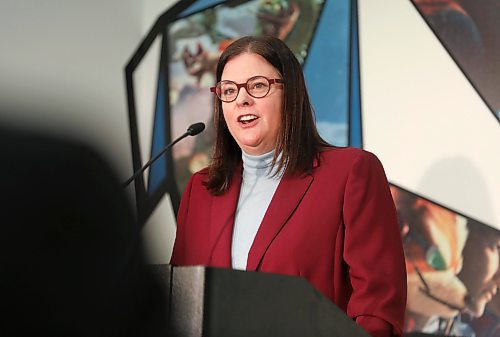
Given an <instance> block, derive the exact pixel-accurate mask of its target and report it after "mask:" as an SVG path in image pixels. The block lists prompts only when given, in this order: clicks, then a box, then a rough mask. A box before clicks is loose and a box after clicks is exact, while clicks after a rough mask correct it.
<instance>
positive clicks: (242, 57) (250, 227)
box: [171, 37, 406, 336]
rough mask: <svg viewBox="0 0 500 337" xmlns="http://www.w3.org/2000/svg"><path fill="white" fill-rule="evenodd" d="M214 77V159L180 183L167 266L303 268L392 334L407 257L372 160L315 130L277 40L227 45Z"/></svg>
mask: <svg viewBox="0 0 500 337" xmlns="http://www.w3.org/2000/svg"><path fill="white" fill-rule="evenodd" d="M217 81H218V83H217V86H216V87H214V88H212V91H214V92H215V94H216V95H217V97H216V100H215V116H214V121H215V128H216V134H217V136H216V143H215V148H214V155H213V159H212V162H211V164H210V166H209V167H208V168H206V169H204V170H202V171H200V172H198V173H196V174H194V175H193V176H192V177H191V179H190V181H189V183H188V185H187V186H186V189H185V191H184V194H183V196H182V200H181V205H180V208H179V213H178V219H177V220H178V227H177V237H176V240H175V245H174V251H173V255H172V259H171V263H172V264H174V265H206V266H216V267H226V268H230V267H233V268H236V269H246V270H254V271H255V270H256V271H262V272H273V273H280V274H287V275H297V276H302V277H304V278H306V279H307V280H309V282H311V283H312V284H313V286H315V287H316V288H317V289H318V290H319V291H321V292H322V293H323V294H324V295H325V296H326V297H328V298H330V299H331V300H332V301H333V302H334V303H335V304H336V305H337V306H338V307H340V308H341V309H343V310H344V311H345V312H346V313H347V314H348V315H349V316H350V317H352V318H353V319H354V320H355V321H356V322H357V323H358V324H359V325H361V326H362V327H363V328H364V329H365V330H366V331H368V332H369V333H371V334H372V335H373V336H401V334H402V333H401V328H402V324H403V319H404V308H405V303H406V273H405V264H404V257H403V250H402V244H401V237H400V234H399V226H398V223H397V220H396V212H395V209H394V204H393V202H392V199H391V194H390V191H389V186H388V184H387V180H386V177H385V174H384V171H383V168H382V166H381V164H380V162H379V161H378V159H377V158H376V157H375V156H374V155H373V154H371V153H368V152H365V151H362V150H359V149H352V148H338V147H333V146H329V145H328V144H327V143H326V142H325V141H323V140H322V139H321V137H320V136H319V134H318V132H317V130H316V127H315V124H314V117H313V113H312V109H311V105H310V103H309V98H308V95H307V90H306V86H305V82H304V77H303V74H302V69H301V67H300V64H299V63H298V61H297V59H296V58H295V56H294V55H293V53H292V52H291V51H290V49H289V48H288V47H287V46H286V45H285V44H284V43H283V42H282V41H280V40H279V39H276V38H272V37H244V38H241V39H239V40H237V41H235V42H233V43H232V44H231V45H230V46H229V47H228V48H227V49H226V50H225V51H224V52H223V53H222V55H221V57H220V60H219V63H218V65H217Z"/></svg>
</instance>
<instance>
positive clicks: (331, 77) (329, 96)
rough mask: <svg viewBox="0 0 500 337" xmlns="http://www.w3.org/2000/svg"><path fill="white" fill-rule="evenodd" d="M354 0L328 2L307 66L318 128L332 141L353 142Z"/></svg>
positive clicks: (306, 74)
mask: <svg viewBox="0 0 500 337" xmlns="http://www.w3.org/2000/svg"><path fill="white" fill-rule="evenodd" d="M349 22H350V0H328V1H325V4H324V6H323V11H322V13H321V18H320V22H319V23H318V26H317V28H316V34H315V36H314V40H313V41H312V43H311V47H310V48H309V55H308V56H307V60H306V64H305V67H304V74H305V77H306V80H307V85H308V89H309V93H310V96H311V101H312V105H313V107H314V111H315V114H316V122H317V125H318V131H319V133H320V134H321V136H322V137H323V138H324V139H325V140H326V141H328V142H329V143H332V144H335V145H339V146H345V145H347V144H348V142H349V136H348V123H349V120H348V111H349V46H350V37H349V31H350V24H349Z"/></svg>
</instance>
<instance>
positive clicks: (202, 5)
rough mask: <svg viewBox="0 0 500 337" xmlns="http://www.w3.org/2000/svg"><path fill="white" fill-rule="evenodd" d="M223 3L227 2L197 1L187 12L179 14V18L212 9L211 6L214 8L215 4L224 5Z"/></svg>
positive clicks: (217, 0)
mask: <svg viewBox="0 0 500 337" xmlns="http://www.w3.org/2000/svg"><path fill="white" fill-rule="evenodd" d="M181 1H182V0H181ZM223 2H225V1H221V0H200V1H195V2H194V3H193V4H192V5H191V6H189V7H188V8H186V9H185V10H183V11H182V12H181V14H179V17H183V16H186V15H189V14H192V13H195V12H198V11H200V10H202V9H204V8H206V7H210V6H213V5H215V4H220V3H223Z"/></svg>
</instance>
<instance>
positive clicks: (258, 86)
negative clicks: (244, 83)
mask: <svg viewBox="0 0 500 337" xmlns="http://www.w3.org/2000/svg"><path fill="white" fill-rule="evenodd" d="M265 87H266V84H265V83H263V82H257V83H252V89H263V88H265Z"/></svg>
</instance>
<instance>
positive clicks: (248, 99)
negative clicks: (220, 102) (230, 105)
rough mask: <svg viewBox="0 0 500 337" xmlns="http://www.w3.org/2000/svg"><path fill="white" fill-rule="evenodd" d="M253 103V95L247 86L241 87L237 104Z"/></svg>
mask: <svg viewBox="0 0 500 337" xmlns="http://www.w3.org/2000/svg"><path fill="white" fill-rule="evenodd" d="M252 103H253V97H252V96H250V94H249V93H248V91H247V88H245V87H241V88H239V92H238V97H236V104H238V105H250V104H252Z"/></svg>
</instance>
